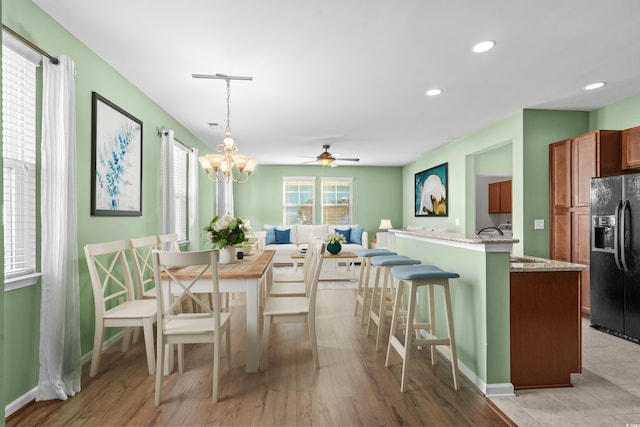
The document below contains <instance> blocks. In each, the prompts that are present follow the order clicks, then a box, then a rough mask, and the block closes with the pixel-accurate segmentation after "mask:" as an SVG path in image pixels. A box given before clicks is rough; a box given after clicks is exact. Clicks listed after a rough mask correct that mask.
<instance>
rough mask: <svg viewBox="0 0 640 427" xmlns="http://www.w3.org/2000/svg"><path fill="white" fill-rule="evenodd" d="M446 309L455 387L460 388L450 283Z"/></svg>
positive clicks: (446, 287)
mask: <svg viewBox="0 0 640 427" xmlns="http://www.w3.org/2000/svg"><path fill="white" fill-rule="evenodd" d="M443 291H444V309H445V310H446V312H447V313H446V314H447V332H448V333H449V349H450V351H451V371H452V373H453V388H454V389H456V390H458V389H459V386H458V354H457V352H456V337H455V333H454V331H453V316H452V313H451V291H450V289H449V283H448V281H447V283H445V284H444V286H443Z"/></svg>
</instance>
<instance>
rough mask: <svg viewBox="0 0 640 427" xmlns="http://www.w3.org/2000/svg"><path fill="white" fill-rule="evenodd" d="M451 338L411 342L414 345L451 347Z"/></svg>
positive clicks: (416, 339) (417, 339)
mask: <svg viewBox="0 0 640 427" xmlns="http://www.w3.org/2000/svg"><path fill="white" fill-rule="evenodd" d="M450 343H451V340H450V339H449V338H414V339H412V340H411V344H413V345H449V344H450Z"/></svg>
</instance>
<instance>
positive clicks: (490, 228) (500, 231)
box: [478, 226, 504, 236]
mask: <svg viewBox="0 0 640 427" xmlns="http://www.w3.org/2000/svg"><path fill="white" fill-rule="evenodd" d="M484 230H496V231H497V232H498V233H500V235H501V236H504V233H503V232H502V230H500V229H499V228H498V227H494V226H489V227H485V228H483V229H482V230H480V231H478V236H479V235H480V233H482V232H483V231H484Z"/></svg>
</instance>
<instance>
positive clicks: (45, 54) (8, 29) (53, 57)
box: [2, 24, 60, 64]
mask: <svg viewBox="0 0 640 427" xmlns="http://www.w3.org/2000/svg"><path fill="white" fill-rule="evenodd" d="M2 29H3V30H6V31H8V32H9V33H11V35H12V36H14V37H15V38H17V39H18V40H20V41H21V42H22V43H24V44H26V45H27V46H29V47H30V48H32V49H33V50H35V51H36V52H38V53H39V54H41V55H44V56H46V57H47V58H49V62H51V63H52V64H58V63H59V62H60V61H58V58H56V57H55V56H51V55H49V54H48V53H47V52H45V51H44V50H42V49H40V48H39V47H38V46H36V45H35V44H33V43H31V42H30V41H29V40H27V39H25V38H24V37H22V36H21V35H20V34H18V33H16V32H15V31H13V30H12V29H11V28H9V27H7V26H6V25H4V24H2Z"/></svg>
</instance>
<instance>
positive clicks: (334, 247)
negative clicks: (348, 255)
mask: <svg viewBox="0 0 640 427" xmlns="http://www.w3.org/2000/svg"><path fill="white" fill-rule="evenodd" d="M327 250H328V251H329V253H330V254H333V255H335V254H337V253H339V252H340V251H341V250H342V245H341V244H340V243H328V244H327Z"/></svg>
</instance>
